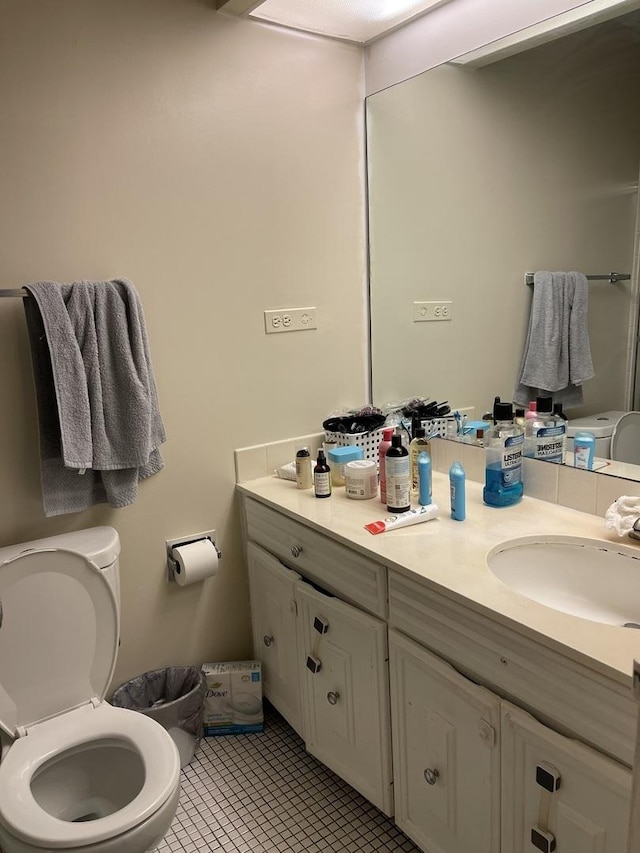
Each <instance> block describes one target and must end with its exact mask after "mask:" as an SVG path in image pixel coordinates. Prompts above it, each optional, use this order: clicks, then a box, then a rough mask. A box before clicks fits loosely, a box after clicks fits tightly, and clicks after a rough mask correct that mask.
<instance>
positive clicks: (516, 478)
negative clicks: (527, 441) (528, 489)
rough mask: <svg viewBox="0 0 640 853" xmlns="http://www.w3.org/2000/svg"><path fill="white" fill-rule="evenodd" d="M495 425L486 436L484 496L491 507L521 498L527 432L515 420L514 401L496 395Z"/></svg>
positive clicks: (510, 503)
mask: <svg viewBox="0 0 640 853" xmlns="http://www.w3.org/2000/svg"><path fill="white" fill-rule="evenodd" d="M493 421H494V424H493V426H492V427H491V428H490V429H488V430H487V432H486V433H485V436H484V447H485V487H484V489H483V492H482V498H483V500H484V502H485V503H486V504H488V505H489V506H512V504H515V503H517V502H518V501H519V500H520V498H521V497H522V492H523V485H522V447H523V444H524V432H523V431H522V428H521V427H520V426H518V425H517V424H514V422H513V409H512V407H511V403H502V402H500V398H499V397H496V400H495V403H494V404H493Z"/></svg>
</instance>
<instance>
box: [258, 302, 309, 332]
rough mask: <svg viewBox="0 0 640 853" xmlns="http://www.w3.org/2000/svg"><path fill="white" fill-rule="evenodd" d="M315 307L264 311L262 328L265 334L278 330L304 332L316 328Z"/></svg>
mask: <svg viewBox="0 0 640 853" xmlns="http://www.w3.org/2000/svg"><path fill="white" fill-rule="evenodd" d="M317 328H318V320H317V309H316V308H315V306H314V307H309V308H275V309H268V310H266V311H265V312H264V330H265V333H266V334H267V335H275V334H278V333H280V332H306V331H308V330H309V329H317Z"/></svg>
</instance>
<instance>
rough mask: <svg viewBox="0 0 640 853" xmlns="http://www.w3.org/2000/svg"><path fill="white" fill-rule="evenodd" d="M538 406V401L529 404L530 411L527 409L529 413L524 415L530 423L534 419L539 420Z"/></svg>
mask: <svg viewBox="0 0 640 853" xmlns="http://www.w3.org/2000/svg"><path fill="white" fill-rule="evenodd" d="M537 405H538V404H537V401H536V400H532V401H531V402H530V403H529V408H528V409H527V411H526V412H525V413H524V416H525V418H526V419H527V420H529V421H530V420H533V419H534V418H537V417H538V410H537Z"/></svg>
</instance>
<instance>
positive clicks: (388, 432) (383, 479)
mask: <svg viewBox="0 0 640 853" xmlns="http://www.w3.org/2000/svg"><path fill="white" fill-rule="evenodd" d="M394 432H395V430H394V428H393V427H385V428H384V429H383V431H382V441H381V442H380V444H379V445H378V475H379V477H380V502H381V503H383V504H384V505H385V506H386V505H387V475H386V471H385V457H386V455H387V450H388V449H389V448H390V447H391V438H392V436H393V433H394Z"/></svg>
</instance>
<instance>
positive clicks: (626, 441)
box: [611, 412, 640, 465]
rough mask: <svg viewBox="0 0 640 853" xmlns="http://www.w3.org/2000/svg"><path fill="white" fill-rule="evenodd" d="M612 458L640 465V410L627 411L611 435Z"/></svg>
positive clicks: (615, 460) (616, 460)
mask: <svg viewBox="0 0 640 853" xmlns="http://www.w3.org/2000/svg"><path fill="white" fill-rule="evenodd" d="M611 459H612V460H613V461H614V462H629V463H631V464H632V465H640V412H627V413H626V414H624V415H623V416H622V417H621V418H620V420H619V421H618V423H617V424H616V425H615V427H614V430H613V434H612V436H611Z"/></svg>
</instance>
